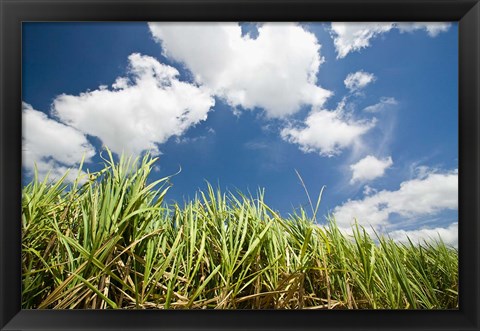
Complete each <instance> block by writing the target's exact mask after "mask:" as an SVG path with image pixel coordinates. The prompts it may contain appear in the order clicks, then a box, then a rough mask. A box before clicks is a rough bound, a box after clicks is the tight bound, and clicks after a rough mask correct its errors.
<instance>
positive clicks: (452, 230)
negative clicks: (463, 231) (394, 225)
mask: <svg viewBox="0 0 480 331" xmlns="http://www.w3.org/2000/svg"><path fill="white" fill-rule="evenodd" d="M388 236H389V237H390V238H392V239H393V240H395V241H397V242H403V243H408V239H410V240H411V241H412V242H413V243H414V244H422V243H424V242H435V241H438V240H439V239H441V240H442V241H443V242H444V243H445V244H447V245H450V246H453V247H458V223H457V222H454V223H452V224H450V225H449V226H448V227H437V228H422V229H417V230H409V231H405V230H396V231H392V232H389V233H388Z"/></svg>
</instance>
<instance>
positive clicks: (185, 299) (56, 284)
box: [22, 152, 458, 309]
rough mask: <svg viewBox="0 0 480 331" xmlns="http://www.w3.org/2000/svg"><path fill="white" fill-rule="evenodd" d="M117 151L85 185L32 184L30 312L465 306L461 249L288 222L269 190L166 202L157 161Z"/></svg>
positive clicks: (26, 302)
mask: <svg viewBox="0 0 480 331" xmlns="http://www.w3.org/2000/svg"><path fill="white" fill-rule="evenodd" d="M108 154H109V156H108V158H107V159H106V160H105V167H104V169H103V170H101V171H99V172H96V173H93V174H90V175H89V180H87V181H86V182H85V183H84V184H80V182H81V181H80V180H78V181H76V182H75V183H73V185H72V184H67V183H64V178H62V179H60V180H58V181H56V182H54V183H49V182H48V181H47V180H44V181H39V180H38V179H37V177H36V176H35V178H34V179H33V180H32V182H31V183H29V184H28V185H26V186H24V187H23V194H22V236H23V237H22V268H23V270H22V271H23V276H22V285H23V293H22V307H23V308H25V309H28V308H55V309H73V308H83V309H104V308H128V309H152V308H153V309H187V308H193V309H205V308H220V309H347V308H359V309H452V308H458V292H457V288H458V252H457V250H456V249H453V248H450V247H447V246H446V245H445V244H443V243H442V242H436V243H433V244H427V243H425V244H424V245H422V246H419V245H415V244H413V243H409V244H399V243H396V242H394V241H392V240H390V239H388V238H385V237H381V236H379V237H377V238H372V237H370V236H369V235H368V234H367V232H366V231H365V230H364V229H362V228H361V227H359V226H355V227H354V228H353V233H354V236H353V238H349V237H347V236H345V235H344V234H342V233H341V232H340V231H339V229H338V227H337V226H336V224H335V221H334V219H332V218H330V219H329V220H328V224H327V225H326V226H325V227H320V226H318V225H317V224H316V222H314V220H313V219H312V218H309V217H308V216H307V214H306V212H305V211H303V210H300V211H299V212H297V213H295V214H294V215H292V216H289V217H288V218H281V217H280V216H279V215H278V214H277V213H276V212H275V211H273V210H272V209H270V208H269V207H268V206H267V205H266V204H265V203H264V200H263V192H262V191H260V192H259V193H258V195H257V196H256V197H255V198H253V197H251V196H246V195H243V194H241V193H237V194H231V193H221V192H220V191H219V190H214V189H213V188H212V187H211V186H210V185H207V189H206V190H205V191H204V192H202V191H200V192H198V194H197V195H196V197H195V198H194V199H193V200H192V201H190V202H187V203H185V204H184V205H179V204H171V205H167V204H166V203H164V197H165V194H166V193H167V191H168V188H169V187H170V186H169V181H168V180H169V178H168V177H167V178H162V179H160V180H157V181H154V182H151V183H149V182H148V176H149V173H150V171H151V169H152V166H153V164H154V162H155V161H156V159H155V158H152V157H150V156H148V155H147V156H145V157H143V158H142V159H137V160H132V159H127V158H124V157H122V158H120V161H119V162H118V163H116V162H114V160H113V157H112V155H111V154H110V152H108ZM80 177H81V176H80V175H79V178H80Z"/></svg>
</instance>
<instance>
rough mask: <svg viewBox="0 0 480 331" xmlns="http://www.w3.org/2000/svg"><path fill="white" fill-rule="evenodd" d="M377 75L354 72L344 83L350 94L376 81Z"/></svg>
mask: <svg viewBox="0 0 480 331" xmlns="http://www.w3.org/2000/svg"><path fill="white" fill-rule="evenodd" d="M375 79H376V78H375V75H374V74H372V73H368V72H365V71H362V70H360V71H357V72H352V73H350V74H348V75H347V77H346V78H345V80H344V81H343V83H344V84H345V87H346V88H347V89H349V90H350V92H352V93H353V92H357V91H359V90H361V89H363V88H365V87H366V86H367V85H368V84H370V83H372V82H374V81H375Z"/></svg>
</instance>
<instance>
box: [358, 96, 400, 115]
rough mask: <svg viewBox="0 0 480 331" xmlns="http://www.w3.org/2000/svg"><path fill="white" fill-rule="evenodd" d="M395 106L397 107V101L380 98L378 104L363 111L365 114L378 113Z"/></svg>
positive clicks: (389, 98)
mask: <svg viewBox="0 0 480 331" xmlns="http://www.w3.org/2000/svg"><path fill="white" fill-rule="evenodd" d="M396 105H398V101H397V100H396V99H395V98H392V97H382V98H380V101H379V102H378V103H376V104H373V105H371V106H368V107H365V108H364V109H363V111H365V112H367V113H379V112H382V111H385V110H388V109H390V108H391V107H393V106H396Z"/></svg>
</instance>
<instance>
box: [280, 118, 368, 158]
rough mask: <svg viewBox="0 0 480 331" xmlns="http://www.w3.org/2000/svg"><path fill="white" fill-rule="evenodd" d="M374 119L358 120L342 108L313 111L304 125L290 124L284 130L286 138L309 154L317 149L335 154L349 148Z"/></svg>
mask: <svg viewBox="0 0 480 331" xmlns="http://www.w3.org/2000/svg"><path fill="white" fill-rule="evenodd" d="M375 123H376V121H375V119H373V120H371V121H355V120H352V119H350V118H347V116H345V114H344V113H343V112H342V111H341V109H337V110H334V111H329V110H314V111H312V112H311V113H310V114H309V115H308V117H307V118H306V120H305V122H304V123H303V124H302V126H296V127H295V126H289V127H287V128H284V129H283V130H282V131H281V136H282V138H283V139H284V140H286V141H288V142H291V143H294V144H298V145H300V149H301V150H302V151H304V152H306V153H309V152H317V153H319V154H320V155H322V156H328V157H331V156H334V155H337V154H340V152H341V150H342V149H344V148H347V147H349V146H351V145H353V144H354V143H357V142H358V139H359V138H360V137H361V136H362V135H363V134H365V133H366V132H367V131H368V130H370V129H371V128H372V127H373V126H375Z"/></svg>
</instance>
